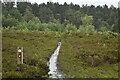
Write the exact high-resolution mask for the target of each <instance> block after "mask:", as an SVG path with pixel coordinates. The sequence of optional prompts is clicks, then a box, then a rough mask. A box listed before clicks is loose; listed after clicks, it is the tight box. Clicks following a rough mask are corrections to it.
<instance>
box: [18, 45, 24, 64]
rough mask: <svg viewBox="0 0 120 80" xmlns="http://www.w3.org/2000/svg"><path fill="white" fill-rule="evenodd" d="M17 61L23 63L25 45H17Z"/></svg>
mask: <svg viewBox="0 0 120 80" xmlns="http://www.w3.org/2000/svg"><path fill="white" fill-rule="evenodd" d="M17 63H18V64H23V47H17Z"/></svg>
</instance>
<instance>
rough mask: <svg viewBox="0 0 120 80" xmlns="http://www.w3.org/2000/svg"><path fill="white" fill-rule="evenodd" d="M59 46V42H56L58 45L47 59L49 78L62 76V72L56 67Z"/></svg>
mask: <svg viewBox="0 0 120 80" xmlns="http://www.w3.org/2000/svg"><path fill="white" fill-rule="evenodd" d="M60 47H61V42H58V47H57V48H56V50H55V51H54V53H53V54H52V56H51V58H50V60H49V69H50V71H49V72H48V74H49V75H50V76H49V78H64V76H63V74H62V73H61V72H60V70H59V69H58V66H57V64H58V55H59V50H60Z"/></svg>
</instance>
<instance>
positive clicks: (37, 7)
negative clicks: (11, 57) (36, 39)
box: [2, 2, 119, 32]
mask: <svg viewBox="0 0 120 80" xmlns="http://www.w3.org/2000/svg"><path fill="white" fill-rule="evenodd" d="M14 5H15V3H14V2H11V3H9V2H6V3H5V2H4V3H2V8H3V9H2V10H3V11H2V12H3V27H8V26H9V27H12V26H14V27H15V28H16V29H22V28H25V29H30V30H53V31H61V32H62V31H70V30H72V31H76V30H78V31H81V30H83V29H84V30H86V31H89V30H94V29H95V30H97V31H107V30H110V31H113V32H118V31H119V25H118V17H119V16H118V10H119V9H118V8H116V7H114V6H113V5H111V7H108V6H107V5H104V6H96V7H95V6H94V5H91V6H88V5H83V6H82V7H80V6H79V5H76V4H73V3H70V4H67V3H66V2H65V3H64V4H59V3H53V2H47V4H45V3H42V4H37V3H34V4H31V3H30V2H17V7H14ZM87 29H88V30H87Z"/></svg>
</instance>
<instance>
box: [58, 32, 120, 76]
mask: <svg viewBox="0 0 120 80" xmlns="http://www.w3.org/2000/svg"><path fill="white" fill-rule="evenodd" d="M118 37H119V35H118V34H114V33H106V34H105V33H104V34H100V33H99V34H98V33H95V34H90V35H88V34H83V33H65V34H63V37H62V46H61V50H60V56H59V65H60V67H61V69H62V71H63V72H64V73H66V77H68V78H118V72H119V71H118V63H119V60H118V53H120V52H119V51H118V45H119V40H118Z"/></svg>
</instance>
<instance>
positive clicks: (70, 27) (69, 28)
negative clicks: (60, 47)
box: [65, 24, 77, 32]
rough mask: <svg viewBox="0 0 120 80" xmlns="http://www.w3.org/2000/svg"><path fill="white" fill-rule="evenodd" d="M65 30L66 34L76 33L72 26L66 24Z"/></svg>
mask: <svg viewBox="0 0 120 80" xmlns="http://www.w3.org/2000/svg"><path fill="white" fill-rule="evenodd" d="M65 30H66V32H76V31H77V28H76V27H75V26H74V25H72V24H67V25H66V28H65Z"/></svg>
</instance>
